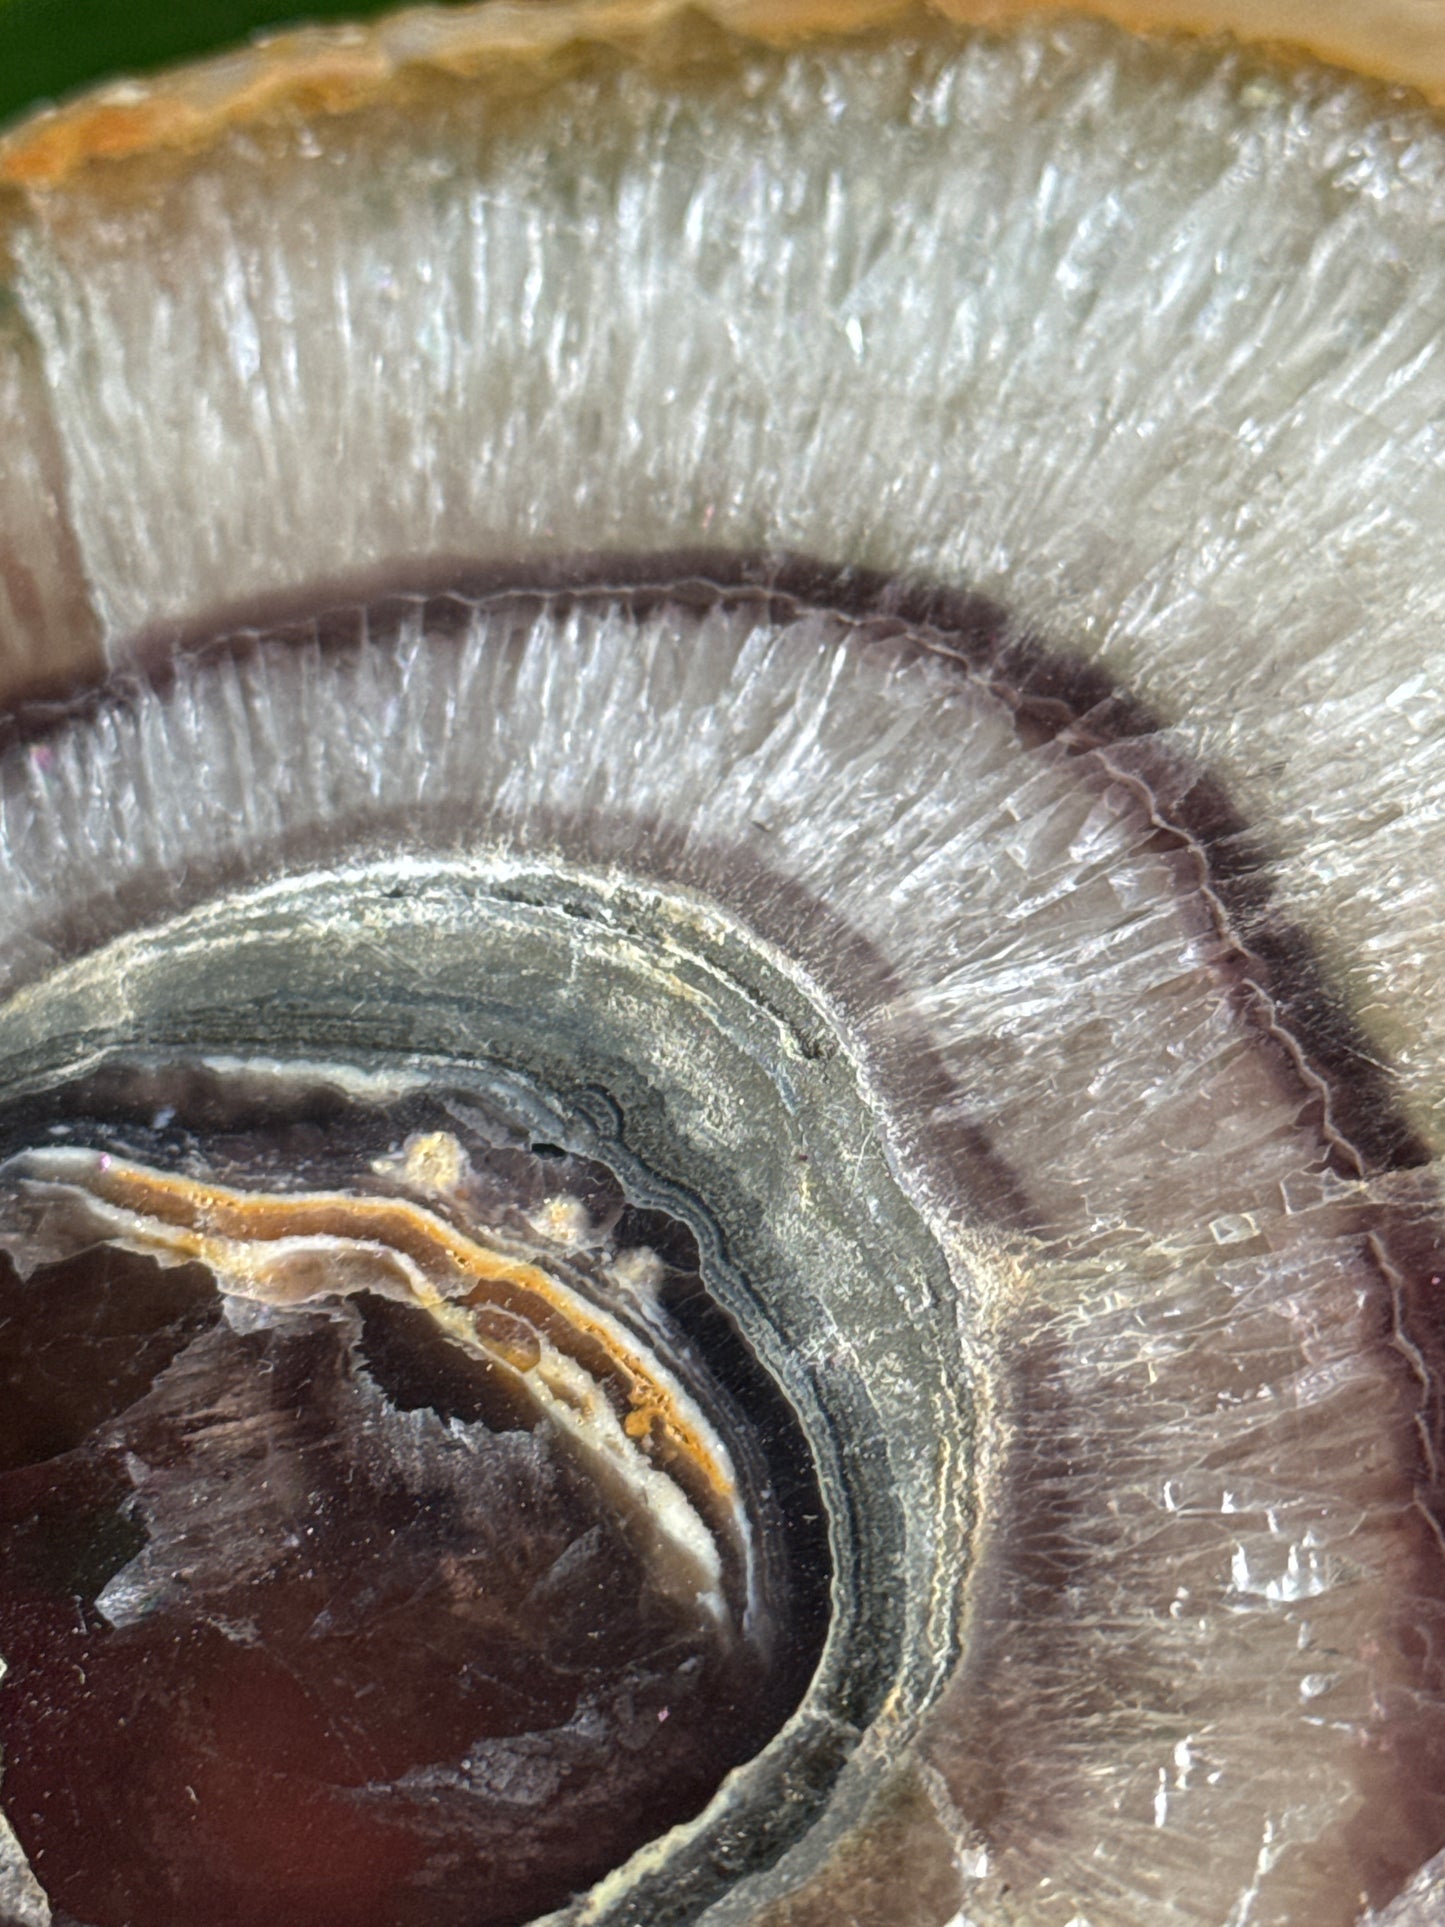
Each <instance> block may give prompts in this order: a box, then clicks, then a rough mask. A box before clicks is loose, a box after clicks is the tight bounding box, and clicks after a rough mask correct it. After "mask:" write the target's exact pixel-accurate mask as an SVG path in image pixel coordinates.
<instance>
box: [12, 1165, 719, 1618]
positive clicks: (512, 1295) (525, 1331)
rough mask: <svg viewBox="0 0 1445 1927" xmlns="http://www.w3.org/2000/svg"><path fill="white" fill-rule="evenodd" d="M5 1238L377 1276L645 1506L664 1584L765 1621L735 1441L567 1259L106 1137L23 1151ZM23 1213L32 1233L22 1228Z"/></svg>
mask: <svg viewBox="0 0 1445 1927" xmlns="http://www.w3.org/2000/svg"><path fill="white" fill-rule="evenodd" d="M464 1167H465V1155H464V1153H463V1152H462V1150H461V1147H460V1146H459V1145H457V1143H456V1140H455V1139H450V1140H449V1139H448V1138H447V1134H446V1133H440V1132H437V1133H430V1134H428V1135H427V1137H426V1138H424V1139H419V1140H416V1141H415V1142H414V1143H413V1145H411V1146H409V1147H408V1152H407V1154H406V1155H405V1156H404V1157H403V1158H401V1159H398V1160H387V1161H384V1162H383V1163H381V1164H379V1165H378V1166H377V1167H375V1168H377V1169H378V1170H380V1171H387V1170H390V1169H397V1170H398V1171H399V1172H400V1174H401V1175H402V1177H403V1179H405V1180H410V1181H411V1182H413V1183H418V1182H420V1183H422V1184H426V1185H428V1186H429V1187H430V1188H431V1189H432V1190H433V1191H437V1190H439V1189H440V1188H441V1187H439V1186H438V1185H437V1184H436V1183H435V1180H436V1179H437V1178H438V1177H445V1176H448V1175H450V1176H451V1177H452V1179H453V1181H454V1182H455V1180H456V1179H457V1177H458V1176H459V1175H460V1173H461V1172H462V1171H463V1170H464ZM0 1176H3V1180H4V1183H5V1186H6V1190H7V1192H8V1204H7V1207H6V1218H7V1220H8V1223H7V1225H6V1229H5V1231H4V1233H3V1234H0V1244H4V1245H5V1246H7V1247H8V1248H10V1249H12V1250H23V1251H26V1252H28V1253H29V1254H30V1255H29V1259H28V1262H30V1263H32V1264H33V1263H34V1262H35V1261H36V1258H37V1256H38V1255H40V1254H43V1256H44V1257H45V1258H46V1259H47V1260H50V1261H61V1260H64V1259H67V1258H70V1257H73V1256H75V1255H77V1254H78V1253H80V1252H81V1251H84V1250H86V1249H88V1248H91V1247H93V1246H96V1245H109V1246H113V1247H116V1248H118V1249H119V1250H122V1251H125V1252H129V1253H132V1254H134V1255H136V1256H138V1257H142V1258H149V1259H152V1260H155V1261H156V1262H158V1263H159V1264H161V1265H163V1266H180V1265H200V1266H203V1267H204V1268H205V1269H206V1270H207V1271H208V1272H210V1273H211V1275H212V1276H213V1277H214V1279H215V1280H216V1283H217V1285H218V1287H219V1289H220V1290H221V1292H222V1293H223V1294H225V1295H227V1296H228V1297H230V1298H232V1299H236V1300H242V1301H248V1302H250V1303H252V1304H255V1305H257V1306H269V1307H276V1308H296V1307H301V1306H309V1305H313V1304H321V1303H325V1302H327V1301H335V1300H341V1299H345V1298H349V1297H351V1296H353V1295H354V1294H357V1293H374V1294H376V1295H378V1296H380V1297H382V1298H386V1299H390V1300H393V1301H396V1302H398V1303H401V1304H404V1305H407V1306H410V1307H413V1308H415V1309H416V1310H419V1311H420V1312H422V1313H424V1314H425V1315H426V1317H427V1318H429V1319H430V1320H431V1321H432V1322H433V1323H434V1325H435V1326H436V1328H437V1329H438V1331H439V1332H440V1333H442V1334H444V1336H445V1338H446V1339H447V1340H449V1341H450V1342H451V1343H452V1344H454V1345H456V1346H458V1347H460V1348H462V1349H464V1350H465V1351H467V1352H468V1353H470V1354H472V1355H473V1356H474V1357H476V1358H478V1359H480V1360H482V1361H484V1362H485V1364H486V1366H487V1368H488V1369H489V1370H490V1371H491V1372H494V1373H501V1374H504V1375H506V1376H507V1378H508V1379H509V1380H510V1381H511V1386H512V1389H513V1391H514V1392H515V1393H516V1394H518V1395H520V1397H521V1399H522V1400H523V1401H525V1402H528V1403H530V1405H531V1406H532V1408H533V1409H534V1412H535V1417H536V1420H537V1421H538V1422H545V1424H547V1425H548V1426H549V1427H551V1428H552V1429H553V1431H554V1432H555V1433H556V1434H557V1435H558V1436H559V1438H560V1439H561V1440H563V1441H565V1443H566V1445H567V1447H568V1448H569V1449H570V1451H571V1452H572V1453H573V1454H574V1455H575V1456H576V1458H577V1460H578V1461H579V1463H581V1464H583V1465H585V1467H586V1468H587V1471H588V1474H589V1476H590V1477H591V1478H592V1479H593V1480H595V1481H596V1482H597V1484H598V1486H599V1488H600V1489H601V1490H602V1491H603V1492H604V1493H605V1494H606V1496H607V1498H608V1500H609V1501H610V1503H612V1504H613V1505H615V1506H617V1507H618V1508H619V1509H620V1510H621V1511H622V1512H623V1513H624V1514H625V1515H626V1516H627V1517H629V1518H630V1520H631V1521H632V1525H633V1529H634V1531H635V1532H638V1533H639V1534H640V1536H641V1538H642V1539H643V1540H644V1541H645V1543H646V1550H647V1556H648V1558H649V1561H650V1563H652V1564H653V1565H654V1566H655V1568H656V1571H657V1573H658V1575H659V1577H660V1578H661V1579H662V1580H664V1581H665V1583H666V1585H667V1588H668V1590H670V1591H671V1592H673V1593H674V1594H675V1595H676V1596H677V1597H678V1598H679V1600H681V1601H685V1602H690V1603H691V1604H693V1605H694V1606H695V1607H698V1608H701V1609H702V1610H704V1611H705V1612H706V1613H707V1614H709V1615H710V1616H711V1617H712V1618H714V1619H715V1620H717V1621H719V1622H721V1623H732V1624H733V1626H734V1629H735V1630H737V1631H740V1632H744V1633H752V1632H755V1631H756V1630H757V1628H756V1625H755V1620H756V1608H757V1596H756V1574H755V1571H754V1563H755V1560H754V1548H753V1545H752V1536H751V1528H750V1525H749V1522H748V1518H747V1515H746V1512H745V1510H744V1507H743V1504H742V1500H741V1498H740V1495H739V1490H738V1480H737V1475H736V1472H735V1469H734V1466H733V1462H732V1458H731V1456H730V1454H729V1452H728V1448H727V1446H726V1445H725V1443H724V1442H723V1440H722V1438H721V1436H720V1435H719V1433H718V1430H717V1428H716V1426H715V1425H714V1424H713V1422H712V1421H711V1420H710V1419H709V1417H708V1416H707V1414H706V1413H705V1412H704V1411H703V1409H702V1407H701V1405H700V1404H699V1403H698V1401H697V1400H696V1399H695V1398H694V1397H693V1396H692V1395H691V1393H690V1392H689V1391H688V1390H687V1388H686V1387H685V1385H684V1384H683V1383H682V1382H681V1380H680V1378H679V1376H678V1374H677V1372H676V1371H675V1370H674V1369H673V1368H672V1367H671V1366H670V1365H669V1364H668V1363H667V1362H666V1361H665V1360H664V1359H661V1358H659V1357H657V1356H656V1355H655V1354H653V1353H652V1352H650V1351H649V1350H648V1349H647V1347H646V1346H645V1345H644V1343H643V1342H642V1340H641V1339H640V1338H639V1336H638V1335H637V1334H636V1333H635V1332H634V1331H633V1330H632V1329H631V1328H630V1327H629V1326H628V1325H627V1324H626V1323H625V1322H624V1321H623V1320H622V1319H621V1318H619V1317H617V1316H615V1315H614V1314H612V1313H611V1312H609V1311H608V1310H606V1309H605V1308H603V1307H602V1306H600V1305H598V1304H594V1303H592V1302H591V1301H590V1300H589V1299H588V1298H587V1297H586V1296H585V1295H584V1294H583V1292H582V1291H581V1290H580V1288H578V1287H577V1286H574V1285H572V1284H569V1283H568V1282H567V1281H566V1280H565V1279H564V1278H563V1277H562V1276H560V1275H559V1274H558V1273H557V1272H555V1271H553V1270H551V1269H549V1268H548V1267H547V1266H546V1265H544V1264H542V1263H538V1262H534V1261H533V1260H531V1259H530V1258H522V1257H518V1256H513V1255H510V1254H508V1253H507V1252H505V1251H499V1250H497V1249H495V1248H494V1247H493V1246H492V1245H490V1244H486V1243H482V1242H480V1241H479V1239H478V1238H477V1237H475V1236H473V1235H470V1234H469V1233H468V1232H467V1231H463V1230H462V1229H460V1228H459V1227H458V1226H457V1225H456V1224H454V1223H452V1222H450V1221H449V1220H448V1219H447V1218H444V1217H442V1216H441V1215H439V1213H438V1212H437V1211H435V1210H432V1209H429V1208H428V1207H426V1206H424V1205H422V1204H420V1203H417V1202H415V1201H414V1200H413V1199H411V1198H407V1197H401V1196H396V1195H373V1196H365V1195H352V1194H350V1193H347V1192H342V1191H314V1192H312V1191H301V1192H296V1193H292V1194H287V1193H282V1192H262V1191H244V1190H238V1189H234V1188H231V1187H229V1186H226V1185H222V1184H218V1183H215V1182H211V1181H208V1180H205V1179H199V1178H192V1177H187V1176H184V1175H181V1174H178V1173H175V1172H166V1171H161V1170H156V1169H151V1168H149V1167H147V1166H145V1165H142V1164H137V1163H131V1162H129V1161H127V1160H126V1159H124V1158H120V1157H116V1156H113V1155H110V1154H108V1153H105V1152H101V1151H96V1150H92V1149H84V1148H78V1147H74V1146H64V1147H56V1148H47V1149H42V1150H35V1151H30V1152H26V1153H23V1154H22V1155H20V1156H19V1157H16V1158H13V1159H11V1160H10V1161H9V1163H8V1164H7V1165H6V1166H5V1167H4V1169H3V1173H0ZM17 1221H18V1222H19V1223H21V1224H22V1225H23V1233H22V1234H21V1235H20V1236H19V1237H17V1234H16V1231H15V1226H16V1223H17Z"/></svg>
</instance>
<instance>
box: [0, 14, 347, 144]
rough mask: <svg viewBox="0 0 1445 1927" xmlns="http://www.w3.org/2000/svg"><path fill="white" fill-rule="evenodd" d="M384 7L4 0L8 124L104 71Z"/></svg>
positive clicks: (0, 71) (139, 67) (137, 67)
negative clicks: (262, 30)
mask: <svg viewBox="0 0 1445 1927" xmlns="http://www.w3.org/2000/svg"><path fill="white" fill-rule="evenodd" d="M381 11H382V8H381V6H380V5H379V4H376V3H375V0H373V3H372V4H370V5H368V4H367V0H302V4H300V5H297V4H295V0H293V4H292V5H290V6H286V5H284V4H279V5H278V4H277V0H0V123H3V122H4V121H8V120H10V119H12V118H13V117H14V116H15V115H16V114H18V113H19V112H21V111H22V109H24V108H26V107H28V106H30V105H31V104H32V103H33V102H36V101H40V100H46V99H53V98H55V97H56V96H57V95H62V94H69V93H73V92H74V91H75V89H76V88H77V87H83V86H85V85H86V84H87V83H88V82H90V81H92V80H98V79H100V78H101V77H102V76H103V75H106V74H116V73H140V72H145V71H147V70H149V69H151V68H154V67H161V66H165V65H166V64H167V63H169V62H171V61H175V60H185V59H188V58H190V57H191V56H192V55H194V54H199V53H205V52H208V51H210V50H211V49H213V48H216V47H223V46H226V45H227V44H228V43H230V42H232V41H236V40H243V39H245V38H246V36H247V35H248V34H252V33H255V32H257V31H258V30H259V29H260V28H262V27H276V26H283V25H289V24H293V23H296V22H298V21H302V20H336V19H355V18H357V16H358V15H361V14H367V13H379V12H381Z"/></svg>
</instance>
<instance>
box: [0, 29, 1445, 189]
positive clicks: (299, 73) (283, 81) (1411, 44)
mask: <svg viewBox="0 0 1445 1927" xmlns="http://www.w3.org/2000/svg"><path fill="white" fill-rule="evenodd" d="M1040 11H1041V9H1040V7H1039V4H1038V0H480V3H479V4H468V5H460V6H448V7H441V6H430V7H416V8H410V9H407V10H404V11H402V12H399V13H394V14H388V15H384V16H382V17H381V18H380V19H377V20H374V21H371V22H368V23H366V24H363V25H356V26H325V27H308V28H302V29H299V30H293V31H288V32H284V33H279V34H275V35H269V36H265V37H262V38H259V39H257V40H255V41H253V42H252V43H250V44H249V45H246V46H243V47H241V48H239V49H237V50H235V51H232V52H229V53H223V54H219V55H216V56H214V57H212V58H210V59H206V60H202V61H199V62H196V63H194V64H191V65H187V66H181V67H177V68H173V69H170V70H167V71H165V72H163V73H161V74H159V75H157V76H155V77H154V78H152V79H149V80H144V81H134V80H130V81H119V82H109V83H107V84H105V85H103V86H101V87H99V88H96V89H94V90H91V91H89V92H87V93H84V94H81V95H80V96H78V97H77V98H76V99H75V100H73V101H70V102H68V103H63V104H61V105H60V106H52V107H44V108H42V109H40V110H39V111H38V112H36V113H34V114H32V115H30V116H29V117H27V118H26V119H24V120H22V121H20V122H19V123H18V124H17V125H16V126H14V127H13V128H12V129H11V130H10V132H9V133H8V134H5V135H3V136H0V184H7V183H8V184H10V185H12V186H18V187H31V188H44V187H59V186H62V185H64V184H65V183H66V182H67V181H68V180H69V179H70V178H71V177H73V176H74V175H76V174H77V173H78V172H80V171H81V170H82V169H83V168H85V167H86V166H87V164H88V163H90V162H92V161H97V160H105V159H123V158H126V157H129V156H133V155H138V154H144V153H147V152H154V151H157V150H167V149H168V150H180V151H187V150H191V151H194V150H197V149H204V148H205V147H207V146H209V145H211V144H212V143H213V142H215V141H216V140H217V139H219V138H220V137H221V136H222V135H223V134H224V133H225V132H226V131H227V130H229V129H231V128H236V127H244V126H247V125H250V124H254V123H256V122H258V121H261V120H264V119H267V118H270V117H273V116H275V115H276V114H284V113H288V112H289V113H300V114H305V115H329V114H340V113H347V112H350V111H352V110H354V109H357V108H361V107H365V106H367V105H370V104H372V103H374V102H376V101H378V100H380V99H382V98H384V97H385V95H386V94H387V93H388V91H389V90H390V89H392V88H393V87H395V86H396V85H397V84H398V83H399V81H401V80H402V78H403V77H404V76H407V75H411V76H416V75H418V74H420V75H426V74H432V75H436V76H439V77H451V78H455V79H470V78H475V77H479V76H482V75H499V74H504V72H505V70H506V69H507V68H509V67H515V68H519V69H521V70H523V71H525V70H526V69H529V68H530V69H533V70H535V69H537V68H544V67H545V66H546V65H547V64H548V62H549V61H551V60H554V59H556V58H557V57H558V56H560V55H563V54H565V53H566V52H567V51H568V50H569V49H572V48H577V47H581V48H586V47H589V46H590V47H595V48H599V49H600V48H609V47H611V48H617V49H621V50H623V51H626V52H634V53H636V52H639V51H641V52H645V51H646V49H647V47H648V44H649V42H654V43H655V42H656V41H658V40H659V39H661V38H663V37H665V36H666V35H668V34H669V33H672V34H674V35H676V34H677V33H678V32H684V33H685V32H686V31H687V19H688V16H689V15H691V16H693V17H694V18H695V20H696V22H697V25H698V26H699V27H702V26H703V25H704V23H705V22H707V21H711V22H712V23H713V24H714V25H715V26H716V27H718V28H721V29H723V30H724V31H726V32H728V33H732V34H735V35H737V36H739V37H740V38H742V39H744V40H753V41H756V42H758V43H759V44H766V45H773V46H788V45H793V44H797V43H800V42H804V41H808V40H814V39H819V38H825V37H836V36H846V35H852V34H862V33H870V32H874V33H876V32H881V31H888V30H894V31H906V30H907V29H908V28H909V26H910V25H911V26H915V27H916V26H919V25H927V24H929V23H939V22H947V23H953V24H960V25H977V26H995V27H997V26H1002V25H1005V24H1007V23H1008V22H1010V21H1016V20H1019V19H1022V18H1024V17H1027V16H1029V15H1031V14H1032V15H1037V14H1038V13H1039V12H1040ZM1042 11H1048V10H1047V9H1043V10H1042ZM1052 11H1053V12H1055V13H1058V12H1060V11H1068V12H1072V13H1075V14H1088V15H1094V16H1097V17H1100V18H1104V19H1108V20H1111V21H1114V22H1115V23H1116V24H1118V25H1120V26H1123V27H1126V28H1129V29H1131V30H1134V31H1157V32H1183V33H1189V34H1211V33H1218V34H1231V35H1234V36H1236V37H1237V38H1239V39H1241V40H1244V41H1249V42H1252V43H1256V44H1263V45H1266V46H1268V47H1269V48H1270V49H1271V50H1272V51H1273V52H1275V53H1277V54H1278V55H1279V56H1280V57H1281V58H1283V59H1291V58H1292V59H1296V60H1297V59H1299V58H1300V57H1302V56H1303V57H1309V58H1314V59H1318V60H1322V61H1326V62H1329V63H1331V64H1334V65H1338V66H1342V67H1346V68H1350V69H1353V70H1354V71H1355V72H1357V73H1359V74H1361V75H1364V76H1367V77H1368V78H1370V79H1373V80H1377V81H1384V82H1388V83H1394V84H1398V85H1401V86H1405V87H1409V88H1412V89H1413V90H1415V92H1416V93H1417V94H1419V95H1421V96H1423V97H1424V98H1425V99H1427V100H1429V101H1431V102H1435V103H1445V6H1442V5H1440V4H1439V0H1072V4H1071V5H1070V6H1068V7H1067V8H1066V9H1059V8H1055V9H1052Z"/></svg>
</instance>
